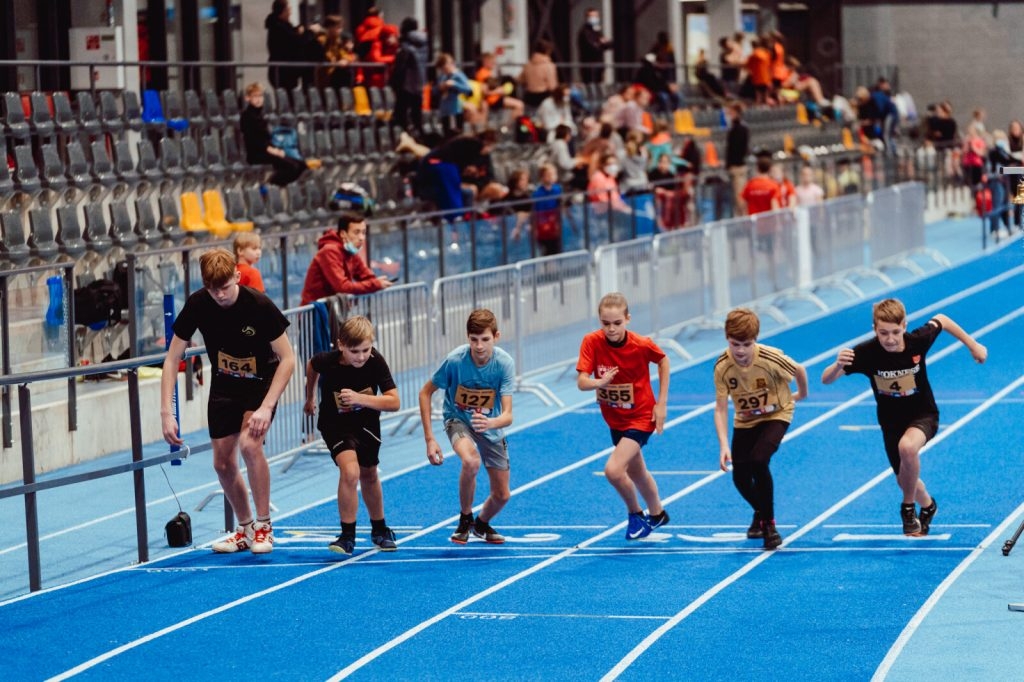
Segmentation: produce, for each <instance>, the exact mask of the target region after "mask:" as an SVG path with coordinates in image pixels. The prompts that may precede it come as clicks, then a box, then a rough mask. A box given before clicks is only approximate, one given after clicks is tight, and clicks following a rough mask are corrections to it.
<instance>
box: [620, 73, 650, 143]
mask: <svg viewBox="0 0 1024 682" xmlns="http://www.w3.org/2000/svg"><path fill="white" fill-rule="evenodd" d="M650 104H651V91H650V90H648V89H647V88H645V87H643V86H640V85H637V86H634V87H633V97H632V98H631V99H629V100H628V101H627V102H626V106H624V107H622V109H620V110H619V113H618V116H617V117H616V119H615V121H614V123H613V125H614V127H615V129H616V130H618V131H619V134H620V135H622V136H623V137H625V135H626V133H628V132H629V131H631V130H637V131H640V132H641V133H643V134H645V135H650V134H651V133H652V132H654V131H653V130H652V129H651V128H649V127H648V121H649V120H650V119H649V114H648V115H647V116H645V114H647V107H649V106H650Z"/></svg>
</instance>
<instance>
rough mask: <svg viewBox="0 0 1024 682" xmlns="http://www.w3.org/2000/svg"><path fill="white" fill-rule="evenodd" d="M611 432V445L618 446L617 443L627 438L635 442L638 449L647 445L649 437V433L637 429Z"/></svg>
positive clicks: (613, 430)
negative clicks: (638, 446)
mask: <svg viewBox="0 0 1024 682" xmlns="http://www.w3.org/2000/svg"><path fill="white" fill-rule="evenodd" d="M611 432H612V445H618V444H619V441H620V440H622V439H623V438H629V439H630V440H635V441H636V442H637V443H638V444H639V445H640V447H643V446H645V445H647V441H648V440H649V439H650V437H651V433H652V432H651V431H641V430H639V429H627V430H625V431H616V430H615V429H612V430H611Z"/></svg>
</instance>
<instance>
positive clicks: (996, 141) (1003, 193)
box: [986, 130, 1018, 237]
mask: <svg viewBox="0 0 1024 682" xmlns="http://www.w3.org/2000/svg"><path fill="white" fill-rule="evenodd" d="M1015 165H1017V162H1016V161H1015V160H1014V158H1013V156H1012V155H1011V154H1010V140H1009V138H1007V136H1006V133H1005V132H1004V131H1002V130H995V131H993V132H992V147H991V149H989V150H988V168H987V174H988V178H987V183H986V184H987V186H988V189H989V191H990V192H991V193H992V206H993V209H994V210H997V211H999V209H1001V208H1004V207H1006V210H1005V211H1000V212H999V214H998V216H993V217H992V218H991V222H990V223H989V232H991V233H992V234H993V235H995V234H996V233H998V231H999V221H1002V223H1003V227H1004V228H1006V236H1007V237H1009V236H1010V234H1011V232H1010V213H1011V212H1012V211H1011V210H1010V209H1012V205H1010V204H1008V203H1007V202H1008V201H1009V199H1010V194H1009V191H1008V188H1009V187H1010V186H1012V187H1013V188H1014V191H1016V183H1015V182H1008V181H1007V180H1008V178H1011V177H1012V178H1017V177H1018V176H1008V175H1003V174H1002V169H1003V167H1004V166H1015Z"/></svg>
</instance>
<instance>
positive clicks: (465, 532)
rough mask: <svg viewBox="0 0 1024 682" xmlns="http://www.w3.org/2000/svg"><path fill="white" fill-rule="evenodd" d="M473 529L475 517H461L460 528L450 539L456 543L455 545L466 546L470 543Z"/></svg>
mask: <svg viewBox="0 0 1024 682" xmlns="http://www.w3.org/2000/svg"><path fill="white" fill-rule="evenodd" d="M472 528H473V515H472V514H470V515H468V516H464V515H460V516H459V527H458V528H456V529H455V532H454V533H452V536H451V538H449V539H450V540H451V541H452V542H454V543H455V544H457V545H464V544H466V543H467V542H469V531H470V530H472Z"/></svg>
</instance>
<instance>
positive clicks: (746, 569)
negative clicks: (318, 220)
mask: <svg viewBox="0 0 1024 682" xmlns="http://www.w3.org/2000/svg"><path fill="white" fill-rule="evenodd" d="M1021 313H1024V309H1021V310H1018V311H1017V312H1016V313H1015V314H1013V317H1016V316H1017V315H1019V314H1021ZM990 326H991V325H990ZM978 334H979V335H980V334H981V332H980V331H979V332H978ZM944 350H946V349H944ZM1021 385H1024V376H1020V377H1018V378H1017V379H1016V380H1014V381H1013V382H1011V383H1010V384H1008V385H1007V386H1004V387H1003V388H1002V389H1000V390H999V391H998V392H997V393H995V394H994V395H992V396H991V397H990V398H989V399H988V400H986V401H985V402H984V403H983V404H981V405H979V406H978V407H976V408H974V409H973V410H971V411H970V412H968V413H967V414H966V415H964V416H963V417H961V418H960V419H959V420H957V421H955V422H953V424H951V425H950V427H949V428H948V429H946V430H945V431H943V432H941V433H939V434H938V435H936V436H935V438H933V439H932V440H931V441H929V442H928V443H927V444H926V445H925V446H924V448H922V449H921V452H922V453H924V452H925V451H926V450H930V449H931V448H932V447H934V446H935V445H937V444H938V443H941V442H942V441H943V440H945V439H946V438H947V437H949V436H950V435H951V434H953V433H956V432H957V431H959V430H960V429H961V428H963V426H964V425H965V424H968V423H970V422H971V421H973V420H974V419H975V418H976V417H977V416H978V415H980V414H982V413H983V412H985V411H986V410H988V409H989V408H990V407H991V406H992V405H995V404H996V403H997V402H999V400H1001V399H1002V398H1003V397H1005V396H1006V395H1008V394H1010V393H1012V392H1013V391H1015V390H1017V388H1019V387H1020V386H1021ZM891 475H892V469H889V468H886V469H885V470H884V471H882V472H881V473H880V474H878V475H877V476H875V477H874V478H872V479H871V480H870V481H868V482H867V483H865V484H864V485H862V486H860V487H859V488H857V489H856V490H854V491H853V492H852V493H850V494H849V495H847V496H846V497H844V498H843V499H842V500H840V501H839V502H837V503H835V504H834V505H832V506H831V507H829V508H828V509H826V510H825V511H824V512H822V513H821V514H819V515H818V516H817V517H816V518H814V519H812V520H811V521H810V522H809V523H808V524H807V525H805V526H804V527H802V528H800V529H799V530H798V531H796V532H795V533H793V534H792V535H790V536H789V537H787V538H786V540H785V542H783V544H782V546H783V547H785V546H786V545H789V544H790V543H792V542H793V541H794V540H797V539H799V538H801V537H803V536H804V535H806V534H807V533H809V532H810V531H811V530H813V529H814V528H816V527H817V526H819V525H821V524H822V523H823V522H824V521H825V519H827V518H829V517H830V516H833V515H834V514H835V513H836V512H838V511H839V510H840V509H842V508H843V507H845V506H847V505H848V504H850V503H851V502H853V501H854V500H856V499H857V498H859V497H860V496H861V495H863V494H864V493H866V492H867V491H869V490H871V489H872V488H874V487H875V486H876V485H878V484H879V483H881V482H882V481H884V480H885V479H886V478H888V477H889V476H891ZM771 556H772V554H771V553H765V554H762V555H761V556H759V557H757V558H756V559H754V560H752V561H751V562H750V563H748V564H746V565H745V566H743V567H742V568H740V569H739V570H738V571H736V572H735V573H733V574H732V575H730V576H728V577H726V578H725V579H724V580H722V581H721V582H719V583H718V584H717V585H715V586H714V587H712V588H711V589H710V590H708V591H707V592H705V593H704V594H703V595H701V596H700V597H699V598H698V599H697V600H695V601H693V602H691V603H690V604H689V605H687V606H686V608H684V609H683V610H682V611H680V612H679V613H677V614H676V615H675V616H674V617H673V618H672V620H670V621H668V622H666V623H664V624H663V625H662V626H661V627H659V628H657V629H656V630H655V631H654V632H652V633H651V634H649V635H648V636H647V637H645V638H644V640H643V641H642V642H640V643H639V644H637V645H636V646H635V647H634V648H633V650H632V651H630V652H629V653H628V654H626V656H624V657H623V658H622V660H620V661H619V662H618V663H617V664H616V665H615V666H614V667H613V668H612V669H611V670H609V671H608V672H607V673H606V674H605V675H604V677H602V678H601V679H602V680H608V681H610V680H614V679H615V678H617V677H619V676H620V675H621V674H622V673H623V672H624V671H625V670H626V669H627V668H628V667H629V666H630V665H632V664H633V662H634V661H635V660H636V659H637V658H639V657H640V656H641V655H642V654H643V653H644V652H645V651H647V649H649V648H650V647H651V646H653V645H654V643H655V642H657V641H658V640H659V639H661V638H662V636H664V635H665V634H666V633H668V632H669V631H670V630H672V629H673V628H674V627H675V626H676V625H678V624H679V623H681V622H682V621H683V620H685V619H686V618H687V617H688V616H689V615H690V614H692V613H693V612H694V611H696V610H697V609H699V608H700V607H701V606H703V605H704V604H706V603H707V602H708V601H710V600H711V598H713V597H715V596H716V595H718V594H719V593H720V592H722V591H723V590H725V589H726V588H727V587H729V586H731V585H733V584H734V583H735V582H737V581H738V580H739V579H740V578H742V577H743V576H745V575H746V574H747V573H750V572H751V571H752V570H754V569H755V568H756V567H757V566H759V565H760V564H762V563H763V562H765V561H767V560H768V559H769V557H771ZM922 617H923V616H922Z"/></svg>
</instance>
